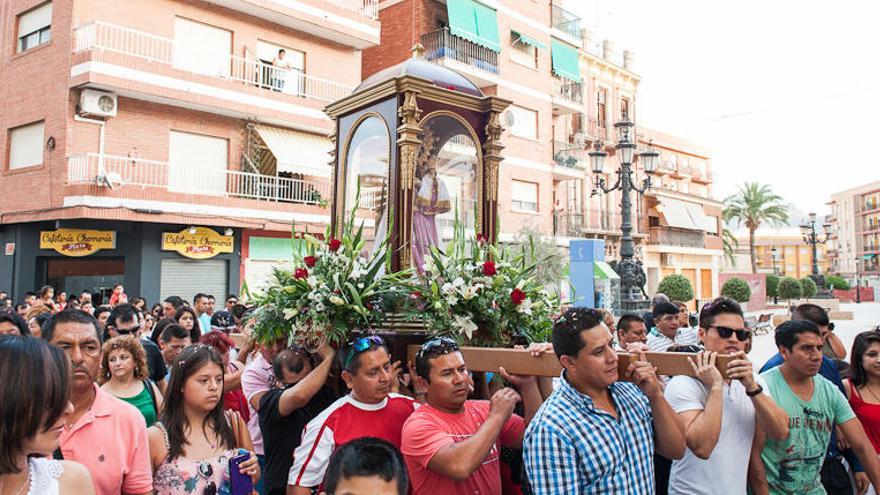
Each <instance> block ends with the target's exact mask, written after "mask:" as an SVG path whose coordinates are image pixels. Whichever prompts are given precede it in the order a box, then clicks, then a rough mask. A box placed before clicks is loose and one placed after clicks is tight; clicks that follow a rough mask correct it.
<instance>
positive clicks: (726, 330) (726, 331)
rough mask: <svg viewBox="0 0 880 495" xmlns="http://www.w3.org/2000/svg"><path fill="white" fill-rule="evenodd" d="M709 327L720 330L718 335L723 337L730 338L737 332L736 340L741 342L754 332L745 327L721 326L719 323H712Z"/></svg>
mask: <svg viewBox="0 0 880 495" xmlns="http://www.w3.org/2000/svg"><path fill="white" fill-rule="evenodd" d="M709 328H714V329H715V331H716V332H718V336H719V337H721V338H722V339H729V338H730V336H731V335H733V334H736V340H738V341H740V342H745V341H746V340H748V339H749V335H751V333H752V332H750V331H748V330H746V329H745V328H740V329H735V328H730V327H720V326H717V325H712V326H710V327H709Z"/></svg>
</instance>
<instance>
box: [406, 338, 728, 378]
mask: <svg viewBox="0 0 880 495" xmlns="http://www.w3.org/2000/svg"><path fill="white" fill-rule="evenodd" d="M418 350H419V346H417V345H410V346H408V347H407V358H408V359H409V361H410V362H415V355H416V352H418ZM461 354H462V356H463V357H464V362H465V363H467V367H468V369H469V370H471V371H491V372H495V373H497V372H498V368H499V367H502V366H503V367H504V369H505V370H507V372H508V373H510V374H513V375H530V376H559V374H560V372H561V371H562V366H561V365H560V364H559V360H558V359H557V358H556V354H554V353H553V352H549V351H548V352H545V353H544V354H542V355H541V356H540V357H532V356H531V355H530V354H529V351H528V350H525V349H495V348H488V347H462V348H461ZM617 356H618V361H617V370H618V373H619V375H618V376H619V377H620V379H621V380H627V379H628V378H629V374H628V368H629V365H630V363H633V362H635V361H636V360H638V358H639V356H638V355H637V354H628V353H625V352H619V353H618V354H617ZM693 356H696V354H695V353H690V352H646V353H645V359H647V360H648V362H650V363H651V364H653V365H654V366H655V367H656V368H657V374H658V375H666V376H675V375H685V376H695V375H694V370H693V368H691V366H690V364H689V363H688V360H690V359H691V358H692V357H693ZM733 359H734V357H733V356H732V355H730V354H724V355H719V356H718V359H717V360H716V361H715V366H716V367H717V368H718V370H719V371H720V372H721V374H722V375H724V374H725V372H726V371H727V365H728V363H730V361H732V360H733Z"/></svg>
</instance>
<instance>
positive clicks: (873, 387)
mask: <svg viewBox="0 0 880 495" xmlns="http://www.w3.org/2000/svg"><path fill="white" fill-rule="evenodd" d="M851 360H852V378H850V379H849V380H844V385H845V387H844V388H845V389H846V395H847V399H849V403H850V405H851V406H852V408H853V412H855V413H856V416H857V417H858V418H859V421H861V423H862V427H864V429H865V433H866V434H867V435H868V439H869V440H871V444H872V445H873V446H874V451H875V452H877V453H878V454H880V332H875V331H868V332H862V333H860V334H858V335H856V339H855V341H854V342H853V348H852V355H851Z"/></svg>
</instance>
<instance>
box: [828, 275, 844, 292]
mask: <svg viewBox="0 0 880 495" xmlns="http://www.w3.org/2000/svg"><path fill="white" fill-rule="evenodd" d="M825 285H827V286H828V288H831V287H834V288H835V289H837V290H849V289H850V285H849V282H847V281H846V280H845V279H844V278H843V277H839V276H837V275H825Z"/></svg>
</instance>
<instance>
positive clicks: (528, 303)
mask: <svg viewBox="0 0 880 495" xmlns="http://www.w3.org/2000/svg"><path fill="white" fill-rule="evenodd" d="M516 310H517V311H518V312H520V313H523V314H527V315H530V314H532V300H531V299H529V298H526V299H525V300H524V301H523V302H521V303H520V304H519V306H517V307H516Z"/></svg>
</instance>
